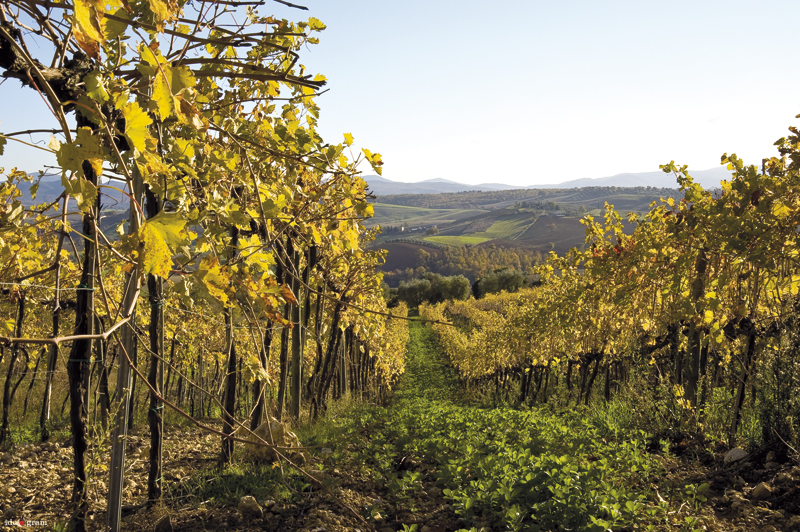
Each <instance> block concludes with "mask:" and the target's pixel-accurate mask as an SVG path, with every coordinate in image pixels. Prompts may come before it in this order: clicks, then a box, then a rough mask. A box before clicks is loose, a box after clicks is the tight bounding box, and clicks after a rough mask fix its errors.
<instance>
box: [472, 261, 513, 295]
mask: <svg viewBox="0 0 800 532" xmlns="http://www.w3.org/2000/svg"><path fill="white" fill-rule="evenodd" d="M524 284H525V276H524V275H523V274H522V272H519V271H517V270H512V269H510V268H503V269H499V270H495V271H493V272H492V273H490V274H488V275H485V276H483V277H481V278H480V279H478V280H477V281H476V282H475V283H473V285H472V292H473V294H474V295H475V297H476V298H478V299H480V298H482V297H483V296H485V295H486V294H496V293H498V292H501V291H506V292H516V291H517V290H519V289H520V288H522V286H523V285H524Z"/></svg>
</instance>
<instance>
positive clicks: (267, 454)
mask: <svg viewBox="0 0 800 532" xmlns="http://www.w3.org/2000/svg"><path fill="white" fill-rule="evenodd" d="M247 440H248V441H249V442H252V443H248V444H245V454H244V456H245V460H247V461H249V462H274V461H276V460H278V454H277V453H276V450H275V449H273V448H272V447H267V446H265V445H257V442H258V443H260V442H261V440H264V441H265V442H267V443H269V444H270V445H275V446H276V447H300V440H299V439H298V438H297V435H296V434H295V433H294V432H292V431H290V430H289V428H288V427H287V426H286V425H285V424H283V423H281V422H280V421H278V420H277V419H274V418H272V419H270V420H269V421H267V422H266V423H263V424H262V425H261V426H259V427H258V428H257V429H256V430H254V431H253V434H251V435H250V436H248V437H247ZM277 451H278V452H280V453H281V454H283V455H284V456H287V457H288V458H289V459H290V460H292V461H294V462H295V463H299V464H301V465H302V464H304V463H305V462H306V461H307V458H308V457H307V455H306V453H305V452H304V451H302V450H299V449H298V450H296V451H293V450H289V449H278V450H277Z"/></svg>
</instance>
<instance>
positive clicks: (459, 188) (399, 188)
mask: <svg viewBox="0 0 800 532" xmlns="http://www.w3.org/2000/svg"><path fill="white" fill-rule="evenodd" d="M730 174H731V172H730V170H728V169H726V168H725V167H723V166H720V167H717V168H711V169H709V170H696V171H690V175H691V176H692V177H693V178H694V180H695V181H696V182H697V183H699V184H700V185H701V186H702V187H703V188H707V189H709V188H717V187H719V185H720V181H722V180H723V179H726V178H728V177H730ZM364 180H365V181H366V182H367V184H368V185H369V188H370V191H371V192H372V193H373V194H375V195H377V196H388V195H394V194H443V193H452V192H467V191H474V190H477V191H491V190H515V189H516V190H519V189H540V188H561V189H563V188H581V187H597V186H605V187H648V186H651V187H655V188H678V183H677V181H676V179H675V176H674V175H671V174H666V173H664V172H661V171H655V172H625V173H621V174H616V175H613V176H607V177H598V178H588V177H584V178H580V179H572V180H569V181H564V182H561V183H553V184H545V185H528V186H515V185H506V184H503V183H481V184H478V185H468V184H464V183H458V182H456V181H451V180H449V179H442V178H435V179H426V180H424V181H418V182H416V183H406V182H403V181H392V180H390V179H386V178H384V177H380V176H377V175H368V176H364Z"/></svg>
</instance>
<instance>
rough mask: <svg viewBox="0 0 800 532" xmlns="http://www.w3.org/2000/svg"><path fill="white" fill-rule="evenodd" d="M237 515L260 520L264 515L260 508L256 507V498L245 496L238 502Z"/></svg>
mask: <svg viewBox="0 0 800 532" xmlns="http://www.w3.org/2000/svg"><path fill="white" fill-rule="evenodd" d="M238 509H239V513H240V514H242V516H243V517H249V518H252V519H260V518H261V517H263V515H264V511H263V510H262V509H261V506H259V505H258V502H256V498H255V497H253V496H252V495H245V496H244V497H242V499H241V500H240V501H239V507H238Z"/></svg>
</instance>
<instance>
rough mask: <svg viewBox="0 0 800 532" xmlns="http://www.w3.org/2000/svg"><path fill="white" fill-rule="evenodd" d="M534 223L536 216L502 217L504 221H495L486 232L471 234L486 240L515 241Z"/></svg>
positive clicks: (526, 214) (524, 214) (523, 214)
mask: <svg viewBox="0 0 800 532" xmlns="http://www.w3.org/2000/svg"><path fill="white" fill-rule="evenodd" d="M535 221H536V216H535V215H531V214H529V213H521V214H517V215H513V216H509V217H504V219H501V220H497V221H496V222H495V223H493V224H492V226H491V227H490V228H489V229H487V230H486V231H483V232H479V233H473V236H475V237H480V238H485V239H486V240H494V239H496V238H504V239H507V240H515V239H516V238H517V237H518V236H520V235H521V234H522V233H524V232H525V230H526V229H527V228H528V227H530V226H531V225H532V224H533V223H534V222H535Z"/></svg>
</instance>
